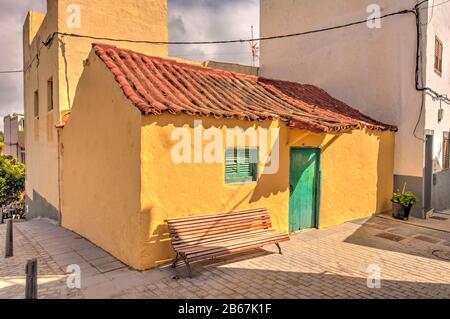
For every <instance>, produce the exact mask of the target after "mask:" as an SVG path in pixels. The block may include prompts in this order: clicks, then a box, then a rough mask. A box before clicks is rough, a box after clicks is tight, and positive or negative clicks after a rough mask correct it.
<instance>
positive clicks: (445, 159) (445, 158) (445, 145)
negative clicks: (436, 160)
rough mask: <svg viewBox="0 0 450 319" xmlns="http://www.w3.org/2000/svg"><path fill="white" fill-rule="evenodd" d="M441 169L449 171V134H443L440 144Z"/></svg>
mask: <svg viewBox="0 0 450 319" xmlns="http://www.w3.org/2000/svg"><path fill="white" fill-rule="evenodd" d="M442 169H443V170H449V169H450V134H449V132H444V134H443V142H442Z"/></svg>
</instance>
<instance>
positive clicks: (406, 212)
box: [402, 206, 412, 220]
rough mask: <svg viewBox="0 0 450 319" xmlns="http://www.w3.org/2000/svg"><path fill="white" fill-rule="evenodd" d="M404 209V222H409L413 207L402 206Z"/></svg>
mask: <svg viewBox="0 0 450 319" xmlns="http://www.w3.org/2000/svg"><path fill="white" fill-rule="evenodd" d="M402 208H403V220H409V214H410V213H411V208H412V206H409V207H405V206H402Z"/></svg>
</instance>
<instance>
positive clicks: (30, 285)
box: [25, 258, 38, 299]
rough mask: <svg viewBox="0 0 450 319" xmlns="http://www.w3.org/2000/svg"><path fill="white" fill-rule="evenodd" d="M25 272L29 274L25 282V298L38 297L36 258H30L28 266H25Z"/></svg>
mask: <svg viewBox="0 0 450 319" xmlns="http://www.w3.org/2000/svg"><path fill="white" fill-rule="evenodd" d="M25 272H26V274H27V281H26V284H25V299H38V284H37V273H38V263H37V259H36V258H35V259H30V260H28V262H27V266H26V267H25Z"/></svg>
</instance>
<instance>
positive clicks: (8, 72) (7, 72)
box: [0, 70, 23, 74]
mask: <svg viewBox="0 0 450 319" xmlns="http://www.w3.org/2000/svg"><path fill="white" fill-rule="evenodd" d="M12 73H23V70H12V71H0V74H12Z"/></svg>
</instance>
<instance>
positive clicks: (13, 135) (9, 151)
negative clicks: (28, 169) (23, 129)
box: [3, 115, 20, 159]
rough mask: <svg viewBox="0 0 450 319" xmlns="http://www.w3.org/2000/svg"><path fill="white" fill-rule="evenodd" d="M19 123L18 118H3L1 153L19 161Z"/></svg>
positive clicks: (9, 116)
mask: <svg viewBox="0 0 450 319" xmlns="http://www.w3.org/2000/svg"><path fill="white" fill-rule="evenodd" d="M19 121H20V117H18V116H11V115H8V116H5V117H4V118H3V124H4V127H3V130H4V138H5V141H4V143H5V146H4V150H3V153H4V154H6V155H10V156H13V157H17V158H19V159H20V148H19Z"/></svg>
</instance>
